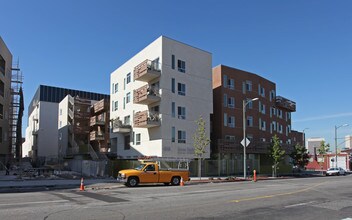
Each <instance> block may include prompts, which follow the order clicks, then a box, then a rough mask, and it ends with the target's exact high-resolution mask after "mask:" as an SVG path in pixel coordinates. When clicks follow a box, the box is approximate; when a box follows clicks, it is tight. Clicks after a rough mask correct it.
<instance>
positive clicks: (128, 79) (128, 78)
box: [126, 73, 131, 84]
mask: <svg viewBox="0 0 352 220" xmlns="http://www.w3.org/2000/svg"><path fill="white" fill-rule="evenodd" d="M130 82H131V73H127V77H126V84H128V83H130Z"/></svg>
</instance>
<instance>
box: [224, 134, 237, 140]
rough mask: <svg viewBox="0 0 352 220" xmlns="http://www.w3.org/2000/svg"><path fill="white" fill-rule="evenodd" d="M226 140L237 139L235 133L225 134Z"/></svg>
mask: <svg viewBox="0 0 352 220" xmlns="http://www.w3.org/2000/svg"><path fill="white" fill-rule="evenodd" d="M225 140H227V141H235V136H233V135H225Z"/></svg>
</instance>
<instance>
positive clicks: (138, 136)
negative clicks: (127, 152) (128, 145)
mask: <svg viewBox="0 0 352 220" xmlns="http://www.w3.org/2000/svg"><path fill="white" fill-rule="evenodd" d="M136 145H141V134H136Z"/></svg>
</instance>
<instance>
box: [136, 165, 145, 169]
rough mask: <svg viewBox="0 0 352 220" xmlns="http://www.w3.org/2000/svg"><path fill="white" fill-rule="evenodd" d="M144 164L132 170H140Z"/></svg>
mask: <svg viewBox="0 0 352 220" xmlns="http://www.w3.org/2000/svg"><path fill="white" fill-rule="evenodd" d="M144 166H145V164H141V165H139V166H138V167H136V168H134V169H135V170H142V169H143V167H144Z"/></svg>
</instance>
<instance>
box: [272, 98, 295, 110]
mask: <svg viewBox="0 0 352 220" xmlns="http://www.w3.org/2000/svg"><path fill="white" fill-rule="evenodd" d="M276 106H278V107H281V108H284V109H286V110H288V111H290V112H295V111H296V103H295V102H294V101H291V100H288V99H286V98H284V97H282V96H276Z"/></svg>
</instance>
